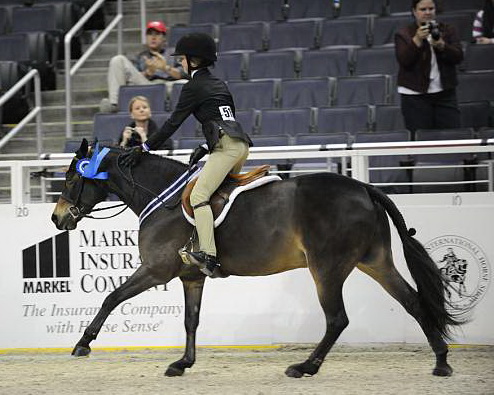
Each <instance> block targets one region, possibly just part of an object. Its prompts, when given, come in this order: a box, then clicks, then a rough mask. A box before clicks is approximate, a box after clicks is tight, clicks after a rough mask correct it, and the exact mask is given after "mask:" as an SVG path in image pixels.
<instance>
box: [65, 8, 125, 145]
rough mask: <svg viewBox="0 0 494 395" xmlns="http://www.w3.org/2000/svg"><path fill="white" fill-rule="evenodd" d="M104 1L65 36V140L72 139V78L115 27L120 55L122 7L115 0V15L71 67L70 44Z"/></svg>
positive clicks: (89, 11) (91, 9)
mask: <svg viewBox="0 0 494 395" xmlns="http://www.w3.org/2000/svg"><path fill="white" fill-rule="evenodd" d="M105 1H106V0H97V1H96V2H95V3H94V4H93V5H92V7H91V8H90V9H89V10H88V11H87V12H86V13H85V14H84V15H83V17H82V18H81V19H80V20H79V21H78V22H77V23H76V24H75V25H74V26H73V27H72V29H70V31H69V32H68V33H67V34H66V35H65V38H64V45H65V111H66V113H65V128H66V129H65V130H66V132H65V134H66V137H67V138H71V137H72V77H73V76H74V75H75V73H76V72H77V71H78V70H79V68H80V67H81V66H82V65H83V64H84V63H85V62H86V60H87V59H88V58H89V56H91V54H92V53H93V52H94V51H95V50H96V49H97V48H98V47H99V45H100V44H101V43H102V42H103V40H104V39H105V38H106V37H107V36H108V35H109V34H110V32H111V31H112V30H113V28H114V27H115V26H117V25H118V28H117V51H118V54H121V53H122V41H123V40H122V36H123V33H122V23H121V22H122V18H123V12H122V10H123V7H122V0H117V14H116V16H115V17H114V18H113V19H112V20H111V21H110V23H109V24H108V26H106V28H105V29H104V30H103V31H102V32H101V33H100V34H99V35H98V38H97V39H96V40H95V41H94V42H93V43H92V44H91V45H90V47H89V48H88V49H86V51H85V52H84V54H83V55H82V56H81V58H80V59H79V60H78V61H77V62H76V63H75V64H74V65H73V66H72V67H71V63H72V59H71V52H70V47H71V42H72V39H73V37H74V36H75V34H76V33H77V32H78V31H79V30H80V29H81V28H82V26H83V25H84V24H85V23H86V22H87V21H88V19H89V18H90V17H91V16H92V15H93V14H94V13H95V12H96V10H97V9H98V8H99V7H101V6H102V5H103V3H104V2H105Z"/></svg>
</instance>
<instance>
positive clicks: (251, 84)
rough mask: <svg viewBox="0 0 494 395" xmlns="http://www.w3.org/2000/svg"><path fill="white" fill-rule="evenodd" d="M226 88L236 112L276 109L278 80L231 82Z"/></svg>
mask: <svg viewBox="0 0 494 395" xmlns="http://www.w3.org/2000/svg"><path fill="white" fill-rule="evenodd" d="M228 88H229V89H230V92H231V94H232V95H233V100H234V102H235V108H236V109H237V110H248V109H250V108H257V109H262V108H276V107H278V101H279V93H278V91H279V81H278V80H274V79H271V80H257V81H256V80H252V81H232V82H229V83H228Z"/></svg>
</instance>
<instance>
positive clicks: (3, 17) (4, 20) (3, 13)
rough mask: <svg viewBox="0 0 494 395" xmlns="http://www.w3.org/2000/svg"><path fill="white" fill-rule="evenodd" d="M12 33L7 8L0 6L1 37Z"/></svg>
mask: <svg viewBox="0 0 494 395" xmlns="http://www.w3.org/2000/svg"><path fill="white" fill-rule="evenodd" d="M9 31H10V19H9V14H8V11H7V9H6V8H3V7H1V6H0V35H2V34H6V33H8V32H9Z"/></svg>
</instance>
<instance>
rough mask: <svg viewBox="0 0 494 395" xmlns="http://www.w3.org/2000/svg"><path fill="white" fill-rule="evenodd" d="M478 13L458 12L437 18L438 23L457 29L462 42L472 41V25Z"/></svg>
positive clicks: (443, 14) (444, 14)
mask: <svg viewBox="0 0 494 395" xmlns="http://www.w3.org/2000/svg"><path fill="white" fill-rule="evenodd" d="M475 13H476V11H457V12H447V13H442V14H439V15H438V16H437V21H438V22H443V23H446V24H448V25H451V26H453V27H454V28H455V30H456V34H458V37H459V38H460V40H461V41H465V42H470V41H471V40H472V25H473V20H474V19H475Z"/></svg>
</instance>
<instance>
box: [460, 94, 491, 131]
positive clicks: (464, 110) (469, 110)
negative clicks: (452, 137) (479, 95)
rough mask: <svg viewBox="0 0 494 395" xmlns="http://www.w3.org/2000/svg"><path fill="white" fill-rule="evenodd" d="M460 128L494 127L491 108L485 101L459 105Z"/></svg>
mask: <svg viewBox="0 0 494 395" xmlns="http://www.w3.org/2000/svg"><path fill="white" fill-rule="evenodd" d="M459 107H460V115H461V127H462V128H474V129H480V128H484V127H489V126H494V124H493V120H492V119H491V111H492V107H491V105H490V103H489V102H488V101H487V100H484V101H474V102H467V103H460V104H459Z"/></svg>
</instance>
